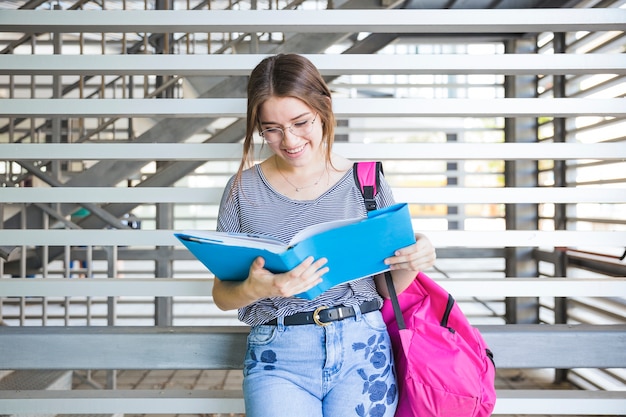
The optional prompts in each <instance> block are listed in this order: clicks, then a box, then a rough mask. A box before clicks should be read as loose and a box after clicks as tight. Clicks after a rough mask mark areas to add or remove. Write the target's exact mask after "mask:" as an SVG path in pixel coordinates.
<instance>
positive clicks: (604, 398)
mask: <svg viewBox="0 0 626 417" xmlns="http://www.w3.org/2000/svg"><path fill="white" fill-rule="evenodd" d="M496 395H497V401H496V406H495V409H494V411H493V415H501V414H509V415H513V414H514V415H518V414H526V415H541V414H543V415H578V416H580V415H599V414H602V415H622V414H623V412H624V410H625V409H626V392H624V391H582V390H498V391H497V394H496ZM0 406H1V407H2V409H3V410H4V411H5V412H6V413H9V414H39V413H44V412H48V413H53V414H54V413H56V414H61V413H62V414H93V413H131V414H178V413H182V414H204V413H207V412H208V413H217V414H231V413H244V412H245V407H244V402H243V393H242V392H241V391H238V390H225V391H214V390H190V391H182V390H74V391H69V390H67V391H66V390H62V391H58V390H57V391H28V390H21V391H12V390H6V391H0Z"/></svg>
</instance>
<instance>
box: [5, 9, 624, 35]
mask: <svg viewBox="0 0 626 417" xmlns="http://www.w3.org/2000/svg"><path fill="white" fill-rule="evenodd" d="M624 24H626V10H624V9H616V8H611V9H600V8H595V9H591V8H589V9H568V8H563V9H482V10H478V9H464V10H459V9H457V10H407V9H403V10H399V9H395V10H271V11H270V10H250V11H248V10H234V11H233V10H210V11H205V10H202V11H187V10H176V11H161V10H150V11H135V10H123V11H122V10H109V11H98V12H96V11H73V10H72V11H63V10H55V11H41V10H37V11H31V10H3V12H2V13H0V31H4V32H156V33H163V32H177V33H180V32H265V31H270V32H297V33H312V32H315V33H337V32H340V33H344V32H345V33H349V32H370V33H420V32H421V33H424V32H426V33H493V32H496V33H519V32H542V31H549V32H568V31H603V30H623V25H624Z"/></svg>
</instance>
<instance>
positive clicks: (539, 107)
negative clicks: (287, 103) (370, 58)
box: [0, 98, 626, 118]
mask: <svg viewBox="0 0 626 417" xmlns="http://www.w3.org/2000/svg"><path fill="white" fill-rule="evenodd" d="M333 109H334V111H335V113H336V115H337V116H339V117H383V116H384V117H443V116H459V117H538V116H554V117H574V116H602V117H605V116H616V117H617V116H624V115H626V106H625V105H624V100H623V99H621V98H607V99H599V98H598V99H584V98H551V99H543V98H502V99H462V98H458V99H454V98H448V99H409V98H404V99H403V98H399V99H396V98H373V99H372V98H337V99H334V100H333ZM245 110H246V99H238V98H220V99H216V98H196V99H40V98H34V99H0V117H46V118H48V117H128V116H133V117H243V116H244V115H245Z"/></svg>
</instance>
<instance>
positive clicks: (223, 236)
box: [180, 230, 287, 253]
mask: <svg viewBox="0 0 626 417" xmlns="http://www.w3.org/2000/svg"><path fill="white" fill-rule="evenodd" d="M180 237H181V238H183V239H188V240H192V241H195V242H199V243H216V244H220V245H227V246H241V247H247V248H257V249H266V250H268V251H271V252H275V253H281V252H283V251H285V250H286V249H287V245H285V244H284V243H282V242H281V241H280V240H278V239H275V238H272V237H270V236H260V235H253V234H247V233H227V232H214V231H198V230H193V231H184V232H182V233H181V234H180Z"/></svg>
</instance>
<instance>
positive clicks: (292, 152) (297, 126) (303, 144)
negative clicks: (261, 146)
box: [259, 97, 323, 166]
mask: <svg viewBox="0 0 626 417" xmlns="http://www.w3.org/2000/svg"><path fill="white" fill-rule="evenodd" d="M259 122H260V125H261V131H265V130H266V129H272V128H280V129H282V130H283V134H282V136H281V134H280V131H279V130H274V131H271V132H270V134H266V135H265V141H266V143H267V145H268V146H269V147H270V149H271V150H272V151H273V152H274V153H275V154H276V155H277V156H278V157H279V158H280V159H281V160H283V161H285V162H287V163H288V164H289V165H292V166H304V165H307V164H308V163H310V162H312V161H318V160H319V157H320V156H323V145H322V122H321V119H320V115H319V114H317V113H316V112H315V110H313V109H312V108H310V107H309V106H308V105H306V104H305V103H304V102H303V101H301V100H299V99H297V98H294V97H272V98H270V99H268V100H266V101H265V102H264V103H263V104H262V105H261V107H260V109H259ZM289 128H291V130H290V129H289ZM309 130H310V131H309ZM292 131H293V132H295V133H297V134H294V133H292ZM300 132H304V133H300Z"/></svg>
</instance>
